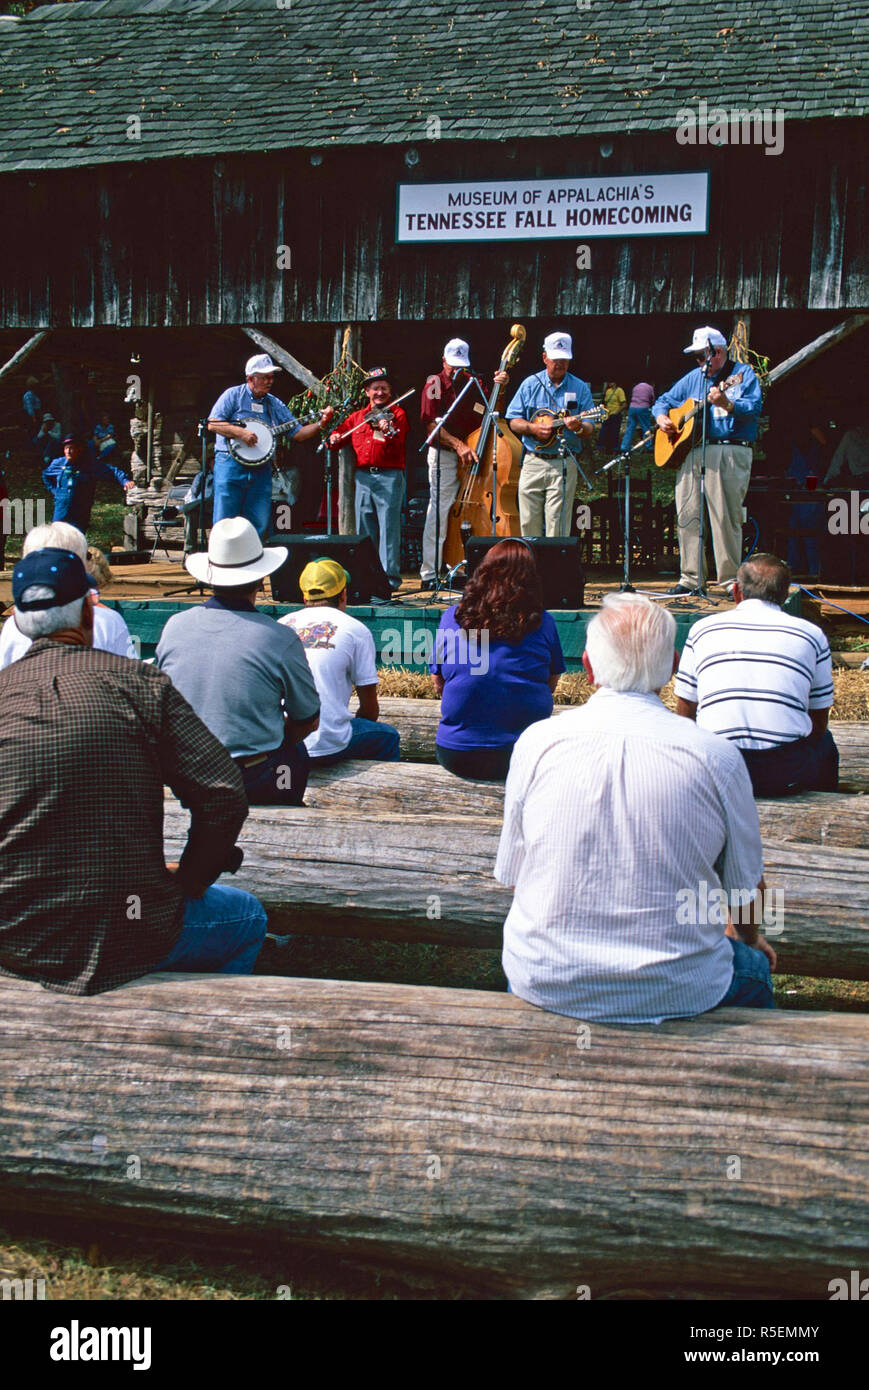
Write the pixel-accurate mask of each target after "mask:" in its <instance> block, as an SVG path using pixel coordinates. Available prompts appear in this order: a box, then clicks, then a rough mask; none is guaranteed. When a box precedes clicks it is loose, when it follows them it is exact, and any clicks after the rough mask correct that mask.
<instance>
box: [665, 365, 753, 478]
mask: <svg viewBox="0 0 869 1390" xmlns="http://www.w3.org/2000/svg"><path fill="white" fill-rule="evenodd" d="M742 377H743V373H742V372H740V373H739V374H738V375H737V376H729V377H728V378H727V380H726V381H722V382H720V383H719V384H718V389H719V391H727V390H728V389H729V388H730V387H731V386H736V385H738V383H739V382H740V381H742ZM667 414H668V415H669V417H670V419H671V420H672V421H673V424H674V425H675V426H676V429H677V430H678V431H679V433H678V434H677V435H676V436H675V438H673V439H670V438H669V437H668V436H667V435H666V434H665V433H664V431H663V430H658V432H657V434H656V435H655V463H656V464H657V466H658V468H678V467H679V465H680V464H681V462H682V460H683V459H684V457H685V455H686V454H687V453H688V452H689V451H690V449H691V447H692V445H691V441H692V439H693V437H694V424H695V421H696V418H697V416H698V415H699V414H700V402H699V401H695V400H694V399H693V398H692V397H691V396H689V397H688V399H687V400H686V401H683V402H682V404H681V405H677V406H675V407H674V409H673V410H668V411H667Z"/></svg>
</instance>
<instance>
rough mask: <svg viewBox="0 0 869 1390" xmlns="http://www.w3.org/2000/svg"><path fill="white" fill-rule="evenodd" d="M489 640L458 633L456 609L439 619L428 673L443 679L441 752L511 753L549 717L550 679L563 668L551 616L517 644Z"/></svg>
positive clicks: (439, 731)
mask: <svg viewBox="0 0 869 1390" xmlns="http://www.w3.org/2000/svg"><path fill="white" fill-rule="evenodd" d="M488 639H489V634H488V633H487V632H485V631H484V632H483V633H482V634H480V633H476V632H475V633H467V632H465V631H464V630H463V629H462V628H460V627H459V625H458V623H457V622H456V605H455V604H453V606H452V607H451V608H448V609H447V610H446V612H445V613H444V615H443V617H442V618H441V622H440V627H439V628H438V632H437V638H436V641H435V651H434V658H433V660H432V662H431V665H430V667H429V669H430V670H431V671H432V673H433V674H434V675H441V676H443V678H444V690H443V695H442V697H441V722H440V724H439V726H438V731H437V742H438V743H439V744H440V746H441V747H442V748H461V749H466V748H511V747H512V746H513V744H514V743H515V742H516V740H517V738H518V737H519V735H520V734H521V733H522V731H523V729H527V728H528V725H529V724H534V723H535V722H536V721H537V720H538V719H548V718H549V716H550V715H551V713H552V691H551V690H550V689H549V677H550V676H556V675H558V676H560V675H561V673H562V671H564V670H565V669H566V668H565V664H564V656H563V653H562V651H561V642H560V641H559V640H558V629H557V628H556V626H555V622H554V620H553V617H552V615H551V613H544V614H543V621H542V622H541V624H540V626H539V627H538V628H536V629H535V631H534V632H529V633H528V634H527V635H526V636H525V637H523V638H522V641H521V642H505V641H502V640H501V639H500V638H493V639H491V640H488Z"/></svg>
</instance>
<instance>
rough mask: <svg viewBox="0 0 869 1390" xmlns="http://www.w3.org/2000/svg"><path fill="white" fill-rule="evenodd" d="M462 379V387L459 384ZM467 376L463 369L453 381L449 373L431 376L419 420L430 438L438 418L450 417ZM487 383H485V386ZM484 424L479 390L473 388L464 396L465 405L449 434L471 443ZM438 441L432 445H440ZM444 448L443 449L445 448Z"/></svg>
mask: <svg viewBox="0 0 869 1390" xmlns="http://www.w3.org/2000/svg"><path fill="white" fill-rule="evenodd" d="M457 379H458V387H457V386H456V380H457ZM467 380H468V378H467V374H466V373H465V372H464V371H462V370H461V368H459V370H458V371H457V372H455V373H454V374H453V375H452V376H451V377H450V376H447V373H446V371H441V372H436V373H435V374H434V376H430V377H429V378H428V379H427V381H426V383H425V386H424V387H423V388H422V403H421V405H420V411H419V417H420V419H421V420H422V425H423V429H424V430H425V432H426V434H431V431H432V428H433V426H434V423H435V421H436V420H437V418H438V416H441V415H446V413H447V411H448V410H449V408H450V406H451V405H452V403H453V401H454V400H455V399H456V396H457V395H458V394H459V392H460V391H461V389H462V387H463V386H464V385H465V383H466V382H467ZM486 385H487V383H486V382H485V381H484V382H483V386H484V388H485V387H486ZM482 423H483V402H482V400H481V399H480V393H479V391H478V390H477V388H476V386H471V387H469V389H468V390H467V391H466V392H465V394H464V396H462V402H461V405H460V406H459V407H458V409H457V410H455V411H454V412H453V414H452V415H451V416H450V418H449V420H448V421H447V424H446V430H447V434H451V435H452V436H453V438H454V439H467V438H468V435H470V434H473V433H474V430H478V429H479V428H480V426H481V425H482ZM436 438H437V436H436V437H435V440H433V441H432V443H435V442H436ZM443 447H444V446H443V444H442V445H441V448H443Z"/></svg>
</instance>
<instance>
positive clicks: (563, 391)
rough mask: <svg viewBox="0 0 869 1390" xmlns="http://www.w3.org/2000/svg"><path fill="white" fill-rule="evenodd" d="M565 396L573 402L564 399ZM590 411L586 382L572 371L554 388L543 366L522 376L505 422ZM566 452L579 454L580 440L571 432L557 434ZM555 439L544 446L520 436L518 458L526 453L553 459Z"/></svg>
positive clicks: (565, 431)
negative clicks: (548, 413)
mask: <svg viewBox="0 0 869 1390" xmlns="http://www.w3.org/2000/svg"><path fill="white" fill-rule="evenodd" d="M568 396H571V397H572V398H573V399H572V400H568V399H567V398H568ZM593 408H594V397H593V396H592V394H591V387H590V386H589V384H588V382H587V381H580V379H579V377H578V376H574V375H573V373H572V372H565V374H564V380H563V381H560V382H559V383H558V385H557V386H555V385H554V384H553V382H551V381H550V380H549V373H548V372H547V370H546V368H545V367H544V368H543V370H542V371H540V372H535V373H534V375H533V376H526V378H525V380H524V381H523V382H522V385H521V386H520V387H519V390H518V391H517V392H516V394H515V396H514V397H513V399H512V401H511V402H510V404H509V405H508V406H507V415H506V418H507V420H508V421H509V420H530V419H531V416H532V415H533V414H534V412H535V410H552V411H557V410H565V409H568V410H569V411H570V414H571V415H581V414H582V412H583V411H584V410H592V409H593ZM560 433H561V437H562V438H563V440H564V442H565V444H566V445H567V447H568V449H571V450H572V451H573V453H575V454H576V453H579V451H580V449H581V448H582V438H581V436H580V435H578V434H574V433H573V431H572V430H562V431H560ZM556 445H557V439H553V440H552V441H551V442H550V443H549V444H547V445H546V446H545V447H544V446H543V445H542V444H541V443H540V442H539V440H537V439H534V438H533V436H531V437H529V436H528V435H527V434H523V436H522V458H523V460H524V458H525V455H526V454H534V453H536V454H539V455H540V456H541V457H542V458H555V457H557V448H556Z"/></svg>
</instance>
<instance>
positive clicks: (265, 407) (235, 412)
mask: <svg viewBox="0 0 869 1390" xmlns="http://www.w3.org/2000/svg"><path fill="white" fill-rule="evenodd" d="M254 417H258V418H259V419H260V420H264V421H265V423H266V424H267V425H270V426H271V427H272V428H273V429H274V427H275V426H276V425H286V424H288V423H289V422H290V421H292V422H293V424H294V425H295V427H296V428H295V429H294V430H287V434H288V436H289V438H290V439H292V437H293V435H294V434H296V433H297V431H298V430H300V429H301V428H302V427H301V425H300V424H299V422H298V420H297V419H296V417H295V415H292V414H291V413H290V411H289V410H287V407H286V406H285V405H284V403H283V401H279V400H278V398H277V396H273V395H272V394H271V392H269V393H268V394H267V395H265V396H261V397H260V399H259V400H257V399H256V398H255V397H254V396H253V395H252V394H251V390H250V387H249V386H248V384H247V382H244V383H243V385H241V386H230V387H229V390H227V391H224V392H223V395H222V396H218V398H217V400H216V401H215V403H214V405H213V406H212V408H211V411H210V413H209V416H208V418H209V420H222V421H223V423H224V424H226V425H240V424H241V423H242V421H243V420H250V419H253V418H254ZM214 452H215V454H229V441H228V440H227V439H225V438H224V436H223V435H222V434H219V435H217V442H216V443H215V445H214Z"/></svg>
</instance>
